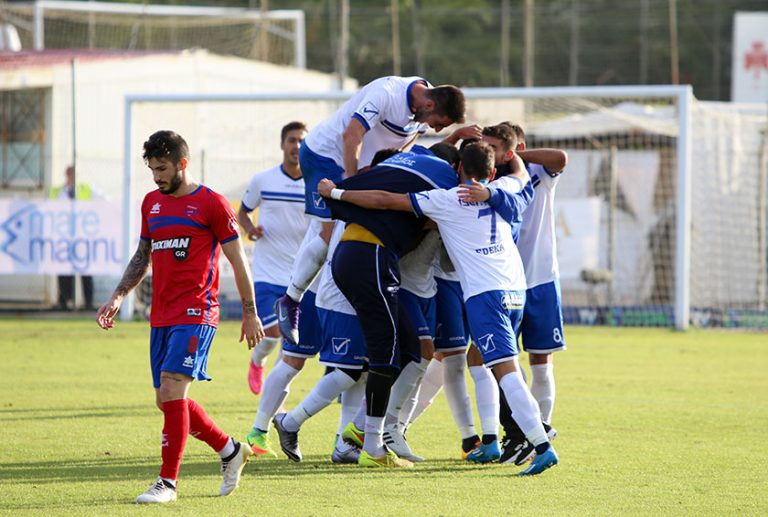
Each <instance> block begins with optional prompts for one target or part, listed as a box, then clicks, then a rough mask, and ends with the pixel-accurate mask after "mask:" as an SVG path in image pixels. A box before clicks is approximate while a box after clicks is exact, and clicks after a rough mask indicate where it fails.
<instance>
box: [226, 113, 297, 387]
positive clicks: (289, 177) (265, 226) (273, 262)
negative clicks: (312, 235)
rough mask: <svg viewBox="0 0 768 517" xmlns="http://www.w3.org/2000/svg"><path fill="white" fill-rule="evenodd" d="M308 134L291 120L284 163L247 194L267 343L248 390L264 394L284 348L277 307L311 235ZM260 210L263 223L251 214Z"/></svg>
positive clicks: (243, 207) (246, 219)
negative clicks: (267, 367)
mask: <svg viewBox="0 0 768 517" xmlns="http://www.w3.org/2000/svg"><path fill="white" fill-rule="evenodd" d="M306 135H307V126H305V125H304V123H303V122H290V123H288V124H286V125H285V126H283V129H282V130H281V132H280V149H281V150H282V151H283V162H282V163H281V164H280V165H277V166H275V167H272V168H271V169H268V170H265V171H262V172H259V173H257V174H255V175H254V176H253V178H251V181H250V183H249V184H248V189H247V190H246V191H245V194H243V200H242V203H241V204H240V209H239V210H238V212H237V219H238V221H239V222H240V225H241V226H242V227H243V229H244V230H245V233H246V234H247V235H248V238H249V239H251V240H252V241H255V243H254V245H253V262H252V264H251V270H252V273H253V282H254V291H255V293H256V305H257V309H258V312H259V314H261V315H262V324H263V325H264V334H265V337H264V339H262V340H261V342H259V344H258V345H256V348H254V349H253V354H252V355H251V361H250V366H249V369H248V386H249V387H250V388H251V391H252V392H253V393H254V395H258V394H259V393H261V389H262V386H263V383H264V363H265V362H266V360H267V357H268V356H269V354H270V353H272V351H273V350H274V349H275V348H276V347H277V346H278V345H279V344H280V331H279V330H278V329H277V316H276V315H275V314H274V312H273V310H272V307H274V305H275V300H277V298H279V297H280V296H282V295H283V294H285V289H286V287H287V286H288V281H289V280H290V271H291V267H293V258H294V257H295V256H296V252H297V251H298V249H299V245H300V244H301V241H302V239H303V238H304V234H306V233H307V226H308V225H309V219H308V218H307V217H306V216H305V215H304V179H303V178H302V175H301V167H299V149H300V148H301V142H302V141H303V140H304V137H305V136H306ZM256 208H259V218H258V225H254V224H253V222H252V221H251V217H250V215H249V214H250V213H251V212H253V210H254V209H256Z"/></svg>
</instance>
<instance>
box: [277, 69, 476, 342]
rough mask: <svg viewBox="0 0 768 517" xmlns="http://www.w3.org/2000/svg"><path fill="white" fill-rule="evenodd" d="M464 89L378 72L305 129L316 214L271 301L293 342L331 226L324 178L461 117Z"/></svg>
mask: <svg viewBox="0 0 768 517" xmlns="http://www.w3.org/2000/svg"><path fill="white" fill-rule="evenodd" d="M464 111H465V105H464V95H463V93H462V92H461V90H459V89H458V88H456V87H455V86H450V85H446V86H438V87H433V86H432V85H431V84H429V83H428V82H427V81H426V80H424V79H422V78H420V77H396V76H389V77H382V78H380V79H376V80H374V81H372V82H370V83H368V84H367V85H365V86H364V87H363V88H361V89H360V91H358V92H357V93H356V94H355V95H353V96H352V98H351V99H350V100H348V101H347V102H346V103H344V105H342V107H341V108H340V109H339V110H338V111H337V112H336V113H335V114H334V115H332V116H331V117H330V118H328V119H326V120H325V121H323V122H321V123H320V124H319V125H318V126H317V127H315V128H313V129H312V131H310V132H309V134H308V135H307V138H306V141H305V142H304V145H302V147H301V151H300V153H299V160H300V162H301V170H302V171H303V174H304V183H305V187H306V200H305V203H306V207H305V210H306V213H308V214H310V215H313V216H315V217H316V218H317V219H316V220H313V221H312V223H311V224H310V228H309V230H308V233H309V234H310V237H308V238H307V239H306V240H305V242H304V243H303V244H302V246H301V249H300V250H299V252H298V253H297V255H296V260H295V262H294V267H293V271H292V272H291V282H290V284H289V285H288V291H287V293H286V295H285V296H283V297H282V298H280V299H279V300H278V302H277V304H276V305H275V312H276V313H277V315H278V326H279V328H280V332H281V333H282V334H283V336H284V337H285V338H286V339H287V340H288V341H289V342H290V343H293V344H296V343H297V342H298V341H299V335H298V334H299V332H298V320H299V313H300V310H299V303H300V301H301V298H302V296H303V294H304V291H305V290H306V289H307V288H308V286H309V285H310V283H311V282H312V279H313V278H314V277H315V276H316V274H317V272H318V271H319V270H320V268H321V267H322V265H323V263H324V261H325V258H326V255H327V253H328V242H329V240H330V235H331V232H332V230H333V224H332V223H331V222H330V216H331V213H330V210H329V208H328V207H327V206H326V203H325V200H324V199H323V198H322V197H321V196H320V195H318V192H317V184H318V182H319V181H320V180H321V179H323V178H329V179H331V180H333V181H334V182H337V183H338V182H339V181H341V179H342V178H348V177H351V176H354V175H355V174H357V172H358V170H359V169H361V168H363V167H365V166H367V165H368V164H369V163H370V162H371V160H372V158H373V156H374V154H375V153H376V152H377V151H378V150H380V149H385V148H396V149H406V148H408V147H409V146H410V145H411V144H412V143H413V142H414V141H415V140H416V138H417V137H418V136H419V134H421V133H424V132H425V131H426V129H427V126H430V127H432V128H433V129H434V130H435V131H436V132H440V131H441V130H442V129H443V128H444V127H447V126H450V125H451V124H453V123H455V122H462V121H463V120H464Z"/></svg>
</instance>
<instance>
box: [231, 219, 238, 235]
mask: <svg viewBox="0 0 768 517" xmlns="http://www.w3.org/2000/svg"><path fill="white" fill-rule="evenodd" d="M229 229H230V230H232V231H233V232H235V233H237V231H238V229H239V226H238V224H237V221H235V220H234V219H230V220H229Z"/></svg>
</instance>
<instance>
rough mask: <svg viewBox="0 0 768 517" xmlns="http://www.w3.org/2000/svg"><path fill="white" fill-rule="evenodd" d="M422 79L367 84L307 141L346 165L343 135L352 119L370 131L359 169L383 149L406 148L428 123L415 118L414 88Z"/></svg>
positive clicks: (314, 149)
mask: <svg viewBox="0 0 768 517" xmlns="http://www.w3.org/2000/svg"><path fill="white" fill-rule="evenodd" d="M417 82H422V83H424V84H426V85H427V86H431V85H430V84H429V83H428V82H427V81H425V80H424V79H422V78H421V77H396V76H389V77H382V78H380V79H376V80H374V81H371V82H370V83H368V84H366V85H365V86H363V87H362V88H361V89H360V90H359V91H358V92H357V93H356V94H354V95H353V96H352V98H351V99H349V100H348V101H347V102H345V103H344V104H343V105H342V106H341V108H339V109H338V110H337V111H336V113H334V114H333V115H331V116H330V117H329V118H327V119H325V120H324V121H323V122H321V123H320V124H318V125H316V126H315V127H313V128H312V130H311V131H310V132H309V134H308V135H307V137H306V138H305V139H304V142H305V143H306V144H307V146H308V147H309V148H310V149H311V150H312V151H313V152H315V153H316V154H319V155H321V156H325V157H328V158H331V159H332V160H333V161H335V162H336V164H337V165H338V166H339V167H342V168H343V167H344V139H343V138H342V134H343V133H344V130H345V129H346V128H347V126H348V125H349V122H350V120H352V118H356V119H357V120H359V121H360V122H361V123H362V124H363V126H365V127H366V129H367V130H368V131H367V132H366V133H365V136H364V137H363V146H362V148H361V150H360V158H359V160H358V162H357V166H358V168H362V167H365V166H367V165H370V163H371V160H372V159H373V155H374V154H376V152H377V151H378V150H380V149H386V148H390V147H394V148H396V149H400V148H402V147H403V146H404V145H405V144H406V143H408V142H409V141H411V140H412V139H413V138H414V137H415V136H416V135H417V134H420V133H424V132H425V131H426V130H427V125H426V124H422V123H419V122H415V121H414V120H413V113H412V112H411V100H410V92H411V87H412V86H413V85H414V84H415V83H417Z"/></svg>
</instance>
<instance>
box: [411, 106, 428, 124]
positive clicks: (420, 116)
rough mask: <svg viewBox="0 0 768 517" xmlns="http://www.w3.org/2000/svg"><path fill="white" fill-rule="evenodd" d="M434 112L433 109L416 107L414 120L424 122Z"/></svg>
mask: <svg viewBox="0 0 768 517" xmlns="http://www.w3.org/2000/svg"><path fill="white" fill-rule="evenodd" d="M431 114H432V110H428V109H426V108H423V107H419V108H416V111H414V112H413V120H414V121H416V122H424V121H425V120H427V117H428V116H430V115H431Z"/></svg>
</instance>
